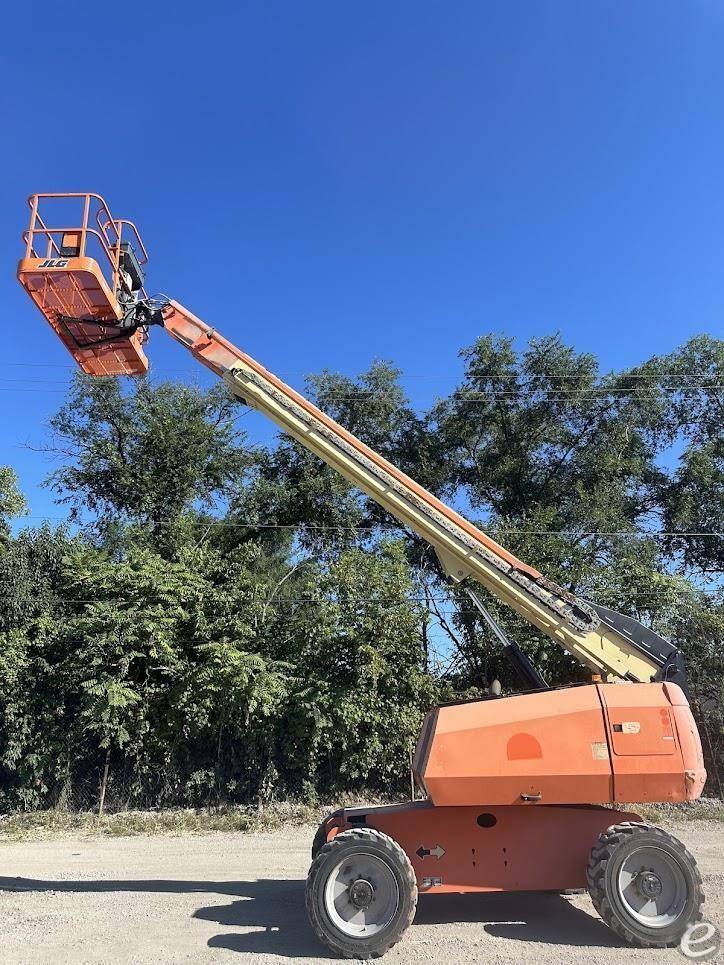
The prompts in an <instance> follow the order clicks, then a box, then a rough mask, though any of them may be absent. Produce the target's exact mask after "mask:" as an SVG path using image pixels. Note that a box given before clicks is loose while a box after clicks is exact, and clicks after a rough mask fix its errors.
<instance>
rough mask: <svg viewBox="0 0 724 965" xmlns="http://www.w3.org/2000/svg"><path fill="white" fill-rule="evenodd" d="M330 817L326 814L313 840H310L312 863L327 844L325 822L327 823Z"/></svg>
mask: <svg viewBox="0 0 724 965" xmlns="http://www.w3.org/2000/svg"><path fill="white" fill-rule="evenodd" d="M330 817H331V815H329V814H328V815H327V817H326V818H325V819H324V821H322V823H321V824H320V825H319V827H318V828H317V831H316V833H315V835H314V838H313V839H312V861H314V859H315V858H316V857H317V855H318V854H319V852H320V851H321V849H322V848H323V847H324V845H325V844H326V843H327V821H329V819H330Z"/></svg>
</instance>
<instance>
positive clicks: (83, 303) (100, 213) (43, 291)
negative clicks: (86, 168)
mask: <svg viewBox="0 0 724 965" xmlns="http://www.w3.org/2000/svg"><path fill="white" fill-rule="evenodd" d="M29 204H30V210H31V216H30V226H29V227H28V229H27V231H26V232H25V233H24V235H23V239H24V241H25V257H24V258H23V259H22V260H21V261H20V263H19V265H18V280H19V281H20V284H21V285H22V286H23V288H25V290H26V291H27V293H28V294H29V295H30V297H31V298H32V299H33V301H34V302H35V304H36V305H37V306H38V308H39V309H40V311H41V312H42V313H43V315H44V316H45V318H46V319H47V321H48V323H49V324H50V326H51V327H52V328H53V330H54V331H55V332H56V334H57V335H58V336H59V337H60V339H61V341H62V342H63V344H64V345H65V346H66V348H67V349H68V351H69V352H70V353H71V355H73V357H74V358H75V360H76V362H77V363H78V365H79V366H80V368H81V369H82V370H83V371H84V372H86V373H87V374H88V375H141V374H143V373H145V372H147V371H148V360H147V358H146V356H145V354H144V351H143V342H144V339H145V336H144V334H143V333H142V332H141V331H137V332H135V333H134V334H132V335H131V336H130V337H123V338H117V337H115V336H116V335H117V330H116V329H115V327H114V325H113V323H114V322H119V321H120V320H121V319H122V317H123V309H122V306H121V304H120V302H119V298H118V293H119V291H121V290H122V286H123V284H124V282H123V276H122V272H121V255H122V252H123V249H124V245H127V244H130V243H132V244H133V246H134V249H135V250H136V251H137V252H138V256H139V261H140V263H141V264H143V263H144V262H145V261H146V259H147V255H146V250H145V248H144V246H143V242H142V240H141V238H140V236H139V234H138V231H137V229H136V227H135V225H133V224H132V222H130V221H123V220H118V219H114V218H113V217H112V216H111V213H110V211H109V210H108V207H107V205H106V203H105V201H104V200H103V199H102V198H101V197H100V196H99V195H96V194H90V193H86V194H80V193H78V194H35V195H32V196H31V198H30V199H29ZM58 206H62V207H66V208H67V209H68V210H69V211H70V215H69V218H68V223H67V224H65V225H63V224H60V225H56V224H53V223H51V222H46V221H45V219H44V217H43V214H44V208H45V207H49V208H50V207H52V208H53V209H54V210H56V211H57V210H58ZM73 207H75V208H76V209H77V210H76V212H74V211H73ZM41 209H43V210H42V212H41ZM128 238H130V239H132V242H130V241H128V240H127V239H128ZM101 265H103V266H104V267H103V268H102V267H101Z"/></svg>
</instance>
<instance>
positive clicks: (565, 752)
mask: <svg viewBox="0 0 724 965" xmlns="http://www.w3.org/2000/svg"><path fill="white" fill-rule="evenodd" d="M415 773H416V777H417V780H418V783H419V784H420V785H421V786H422V787H423V789H424V790H425V792H426V793H427V795H428V796H429V798H430V800H431V801H433V803H434V804H436V805H444V806H448V807H450V806H466V805H478V804H481V803H485V804H496V805H505V804H508V805H519V804H521V802H525V801H529V802H530V803H538V802H540V803H542V804H578V803H581V802H583V801H585V802H587V803H589V804H615V803H626V802H630V801H641V802H645V801H685V800H692V799H694V798H697V797H698V796H699V795H700V794H701V791H702V789H703V786H704V781H705V779H706V771H705V770H704V760H703V756H702V749H701V742H700V740H699V735H698V731H697V729H696V725H695V723H694V718H693V715H692V713H691V710H690V708H689V705H688V703H687V701H686V698H685V697H684V694H683V692H682V691H681V689H680V688H679V687H677V686H676V684H670V683H650V684H641V683H638V684H592V685H587V686H580V687H568V688H565V689H561V690H549V691H543V692H540V693H530V694H520V695H518V696H512V697H506V698H504V699H488V700H476V701H469V702H466V703H458V704H448V705H443V706H441V707H437V708H435V710H433V711H431V712H430V713H429V714H428V715H427V717H426V719H425V722H424V724H423V728H422V733H421V736H420V740H419V742H418V746H417V752H416V756H415Z"/></svg>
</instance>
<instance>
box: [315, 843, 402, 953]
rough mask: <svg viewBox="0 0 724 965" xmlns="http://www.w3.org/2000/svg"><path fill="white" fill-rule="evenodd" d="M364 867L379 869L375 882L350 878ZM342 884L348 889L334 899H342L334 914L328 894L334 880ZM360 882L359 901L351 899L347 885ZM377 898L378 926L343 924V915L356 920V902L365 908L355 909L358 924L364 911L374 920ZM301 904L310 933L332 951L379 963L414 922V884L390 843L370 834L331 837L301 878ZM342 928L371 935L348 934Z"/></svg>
mask: <svg viewBox="0 0 724 965" xmlns="http://www.w3.org/2000/svg"><path fill="white" fill-rule="evenodd" d="M346 862H349V864H348V865H347V864H346ZM370 867H372V868H379V869H380V880H376V878H375V875H374V874H372V875H367V876H366V877H365V876H364V875H362V876H361V877H360V878H356V876H355V871H356V868H360V869H362V868H366V869H368V868H370ZM345 872H346V874H344V873H345ZM346 878H349V882H350V883H349V886H348V887H347V888H345V890H344V891H343V892H342V894H341V895H340V898H341V897H342V896H344V900H343V912H342V913H340V912H339V911H338V910H337V902H338V901H339V898H338V899H336V900H334V901H332V899H331V889H332V887H333V883H334V881H335V880H336V881H337V882H338V883H339V884H341V885H344V884H345V880H346ZM330 879H332V880H330ZM360 880H364V881H367V882H369V889H367V891H365V888H364V887H363V889H362V894H361V895H359V894H353V893H352V890H351V889H352V883H353V882H354V884H357V883H358V881H360ZM365 887H366V886H365ZM378 898H379V899H380V901H381V904H380V906H379V911H380V916H381V919H382V920H381V921H379V922H377V923H371V924H369V925H362V926H358V925H356V924H354V923H352V922H347V921H345V920H344V914H346V913H349V914H352V915H357V912H356V911H355V910H354V909H355V908H357V907H358V906H357V905H356V904H353V902H355V901H357V900H361V901H363V902H364V901H366V902H367V904H366V905H365V906H364V907H363V908H362V907H360V909H359V910H360V911H362V912H363V913H364V914H363V918H365V920H366V913H367V908H370V909H371V917H372V918H374V914H375V909H374V908H373V904H374V903H375V902H377V900H378ZM306 900H307V914H308V915H309V921H310V923H311V925H312V928H313V929H314V931H315V932H316V934H317V936H318V937H319V938H320V939H321V941H323V942H324V943H325V945H328V946H329V947H330V948H331V949H332V951H334V952H336V953H337V954H338V955H342V956H344V957H345V958H358V959H368V958H379V957H380V956H381V955H384V953H385V952H386V951H387V950H388V949H390V948H391V947H392V946H393V945H394V944H396V943H397V942H398V941H399V940H400V938H402V936H403V934H404V933H405V931H406V930H407V928H408V926H409V925H410V923H411V922H412V919H413V918H414V917H415V908H416V906H417V882H416V880H415V873H414V871H413V870H412V865H411V864H410V860H409V858H408V857H407V855H406V854H405V852H404V851H403V850H402V848H401V847H400V846H399V845H398V844H397V843H396V842H395V841H393V840H392V838H390V837H388V836H387V835H386V834H382V833H381V832H379V831H374V830H372V829H371V828H352V829H351V830H349V831H342V832H341V833H340V834H337V835H336V836H335V837H334V838H333V839H332V840H331V841H330V842H329V843H328V844H324V845H322V847H321V848H320V849H319V851H318V852H317V854H316V856H315V858H314V861H313V862H312V866H311V868H310V869H309V874H308V875H307V891H306ZM330 903H331V907H330ZM388 914H389V917H388ZM335 916H336V920H335ZM345 927H346V928H347V929H352V928H358V927H361V928H363V929H367V928H369V929H370V931H371V930H372V929H375V930H374V931H372V932H371V933H370V934H362V933H359V934H351V933H350V931H349V930H344V929H345Z"/></svg>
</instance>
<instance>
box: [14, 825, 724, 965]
mask: <svg viewBox="0 0 724 965" xmlns="http://www.w3.org/2000/svg"><path fill="white" fill-rule="evenodd" d="M313 830H314V829H313V828H287V829H286V830H282V831H278V832H274V833H269V834H246V835H229V834H218V835H204V836H186V837H177V838H166V837H133V838H117V839H109V838H95V839H88V838H83V839H78V838H76V839H72V838H56V839H51V840H46V841H35V842H24V843H2V844H0V889H2V890H0V962H2V963H3V965H33V963H41V962H42V963H53V965H58V963H61V962H71V963H73V965H81V963H87V965H107V963H108V965H110V963H124V965H131V963H133V965H136V963H137V965H179V963H184V962H188V963H194V965H201V963H210V962H213V963H236V965H251V963H254V965H270V963H282V962H289V961H290V960H291V961H294V962H296V963H307V962H308V963H321V962H329V961H330V956H329V955H328V954H327V952H326V949H325V948H323V947H322V946H321V945H320V944H319V943H318V942H317V940H316V939H315V937H314V935H313V934H312V932H311V931H310V928H309V926H308V924H307V918H306V913H305V910H304V878H305V875H306V872H307V867H308V864H309V845H310V841H311V838H312V834H313ZM669 830H671V831H672V832H673V833H674V834H676V835H677V836H678V837H679V838H681V840H683V841H684V842H685V843H686V845H687V846H688V847H689V849H690V850H691V851H692V852H693V853H694V855H695V856H696V858H697V860H698V862H699V865H700V867H701V871H702V874H703V877H704V887H705V892H706V896H707V904H706V906H705V914H706V917H707V918H708V919H709V920H710V921H713V922H714V923H715V924H717V925H718V926H720V927H721V925H722V924H724V825H722V824H720V823H715V822H705V821H696V822H687V823H683V824H677V825H669ZM384 961H385V962H386V963H389V965H407V963H417V962H436V963H446V965H462V963H466V962H476V963H481V962H485V963H495V965H497V963H508V962H510V963H511V965H512V963H518V962H521V961H524V962H528V961H529V962H535V963H536V965H545V963H553V962H560V963H577V962H581V963H583V962H587V963H594V965H597V963H601V965H607V963H613V962H630V963H632V965H634V963H641V962H657V963H658V962H660V963H661V965H664V963H666V962H679V963H681V962H684V961H685V959H684V958H683V957H682V956H681V954H680V953H679V951H678V950H675V949H671V950H666V951H661V952H659V951H654V952H652V951H643V950H640V949H633V948H628V947H625V946H622V945H621V943H620V942H619V941H618V940H617V938H616V936H615V935H614V934H613V933H612V932H610V931H609V930H608V929H607V928H606V927H605V926H604V925H603V924H602V923H601V921H600V920H599V919H598V918H597V916H596V914H595V912H594V911H593V908H592V906H591V903H590V900H589V899H588V896H585V895H575V896H572V897H564V896H559V895H548V894H546V895H484V896H476V895H461V896H457V895H454V896H438V897H434V896H422V897H421V898H420V901H419V904H418V911H417V916H416V918H415V922H414V924H413V925H412V927H411V928H410V929H409V930H408V932H407V934H406V935H405V937H404V939H403V940H402V942H401V943H400V944H399V945H397V946H396V947H395V948H394V949H392V951H390V952H389V953H388V955H386V956H385V959H384Z"/></svg>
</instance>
